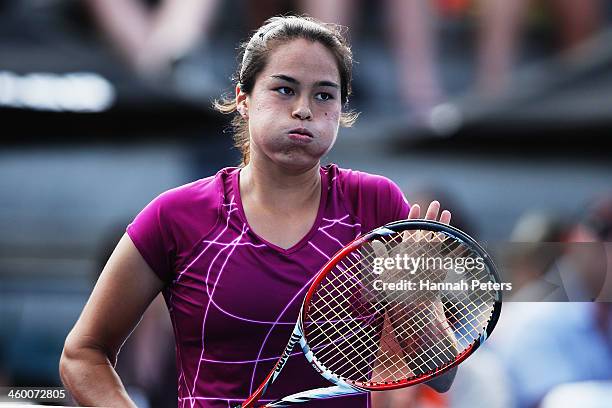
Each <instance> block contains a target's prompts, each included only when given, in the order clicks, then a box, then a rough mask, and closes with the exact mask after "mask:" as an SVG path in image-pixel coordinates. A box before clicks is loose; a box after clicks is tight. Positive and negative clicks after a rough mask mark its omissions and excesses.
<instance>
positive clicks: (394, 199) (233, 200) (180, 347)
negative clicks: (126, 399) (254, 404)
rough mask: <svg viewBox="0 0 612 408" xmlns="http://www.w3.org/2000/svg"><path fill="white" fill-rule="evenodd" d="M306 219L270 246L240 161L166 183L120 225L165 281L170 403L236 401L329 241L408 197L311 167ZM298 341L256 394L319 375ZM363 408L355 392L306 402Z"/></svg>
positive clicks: (279, 339) (255, 378) (314, 381)
mask: <svg viewBox="0 0 612 408" xmlns="http://www.w3.org/2000/svg"><path fill="white" fill-rule="evenodd" d="M320 174H321V181H322V183H321V185H322V188H321V200H320V206H319V211H318V213H317V218H316V220H315V222H314V225H313V226H312V228H311V229H310V231H309V232H308V233H307V234H306V235H305V236H304V237H303V238H302V240H301V241H300V242H298V243H297V244H295V245H294V246H293V247H291V248H289V249H282V248H280V247H278V246H276V245H274V244H271V243H269V242H267V241H266V240H265V239H263V238H261V237H259V236H258V235H257V234H256V233H255V232H254V231H253V230H251V228H250V227H249V224H248V222H247V221H246V217H245V215H244V210H243V208H242V202H241V200H240V191H239V187H238V186H239V177H240V169H238V168H225V169H223V170H221V171H219V172H218V173H217V174H216V175H215V176H212V177H208V178H205V179H201V180H197V181H194V182H192V183H190V184H186V185H184V186H181V187H178V188H175V189H172V190H169V191H167V192H165V193H163V194H161V195H160V196H159V197H157V198H156V199H154V200H153V201H152V202H151V203H150V204H149V205H147V206H146V207H145V208H144V210H142V212H141V213H140V214H138V216H137V217H136V219H135V220H134V221H133V222H132V223H131V224H130V225H129V226H128V227H127V233H128V234H129V236H130V238H131V239H132V241H133V242H134V244H135V245H136V247H137V248H138V250H139V251H140V253H141V255H142V257H143V258H144V259H145V260H146V262H147V263H148V264H149V265H150V266H151V269H153V271H155V273H156V274H157V275H159V277H160V278H161V279H163V280H164V281H165V282H166V286H165V288H164V290H163V295H164V298H165V300H166V304H167V306H168V310H169V312H170V316H171V319H172V324H173V327H174V335H175V340H176V360H177V376H178V406H179V407H190V408H191V407H228V406H230V405H233V404H235V403H237V402H241V401H243V400H245V399H246V398H247V397H248V396H249V395H250V394H251V392H252V391H254V390H255V389H256V388H257V387H258V386H259V384H260V382H261V381H262V380H263V379H264V378H265V377H266V375H267V374H268V372H269V371H270V369H271V368H272V367H273V365H274V364H275V363H276V360H277V359H278V358H279V355H280V354H281V353H282V351H283V349H284V347H285V345H286V344H287V341H288V340H289V337H290V335H291V331H292V330H293V326H294V325H295V321H296V319H297V317H298V313H299V309H300V306H301V303H302V300H303V298H304V294H305V293H306V290H307V289H308V287H309V285H310V283H311V282H312V279H313V277H314V276H315V274H316V273H317V272H318V271H319V269H320V268H321V267H322V266H323V265H324V264H325V262H326V261H327V260H329V259H330V258H331V257H332V256H333V255H334V254H335V253H336V252H337V251H338V250H339V249H341V248H342V247H343V246H344V245H346V244H347V243H349V242H350V241H352V240H353V239H355V238H356V237H357V236H358V235H360V234H362V233H365V232H368V231H370V230H372V229H374V228H376V227H378V226H380V225H383V224H385V223H388V222H390V221H395V220H398V219H404V218H406V217H407V215H408V211H409V205H408V202H407V201H406V200H405V199H404V196H403V194H402V192H401V191H400V189H399V188H398V187H397V186H396V185H395V184H393V183H392V182H391V181H390V180H388V179H386V178H384V177H381V176H376V175H371V174H367V173H363V172H358V171H352V170H345V169H340V168H338V167H337V166H335V165H329V166H326V167H321V169H320ZM298 349H299V345H298V348H297V349H296V350H295V353H294V355H293V356H292V357H291V358H290V359H289V361H288V363H287V365H286V366H285V368H284V369H283V372H282V373H281V375H280V376H279V377H278V380H277V382H275V383H274V384H273V385H272V386H271V387H270V389H269V390H268V393H266V394H265V395H264V398H263V399H262V401H264V400H265V401H270V400H273V399H276V398H279V397H283V396H286V395H287V394H291V393H294V392H298V391H302V390H305V389H309V388H313V387H325V386H329V385H331V384H330V383H328V382H327V381H326V380H324V379H323V378H322V377H320V376H319V374H317V373H316V371H315V370H314V369H313V368H312V367H311V366H310V364H309V363H308V362H307V361H306V359H305V357H304V355H303V354H302V353H301V351H300V350H298ZM309 406H312V407H359V406H361V407H366V406H369V399H368V397H367V395H363V394H361V395H356V396H346V397H339V398H334V399H330V400H324V401H320V402H314V403H311V404H310V405H309Z"/></svg>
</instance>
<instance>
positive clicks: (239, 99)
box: [236, 85, 249, 119]
mask: <svg viewBox="0 0 612 408" xmlns="http://www.w3.org/2000/svg"><path fill="white" fill-rule="evenodd" d="M247 97H248V95H247V94H246V93H244V92H242V89H240V85H236V110H237V111H238V113H240V115H241V116H242V117H243V118H244V119H248V117H249V107H248V100H247Z"/></svg>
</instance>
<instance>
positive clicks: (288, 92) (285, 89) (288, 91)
mask: <svg viewBox="0 0 612 408" xmlns="http://www.w3.org/2000/svg"><path fill="white" fill-rule="evenodd" d="M276 91H277V92H279V93H280V94H282V95H293V89H291V88H289V87H286V86H281V87H279V88H276Z"/></svg>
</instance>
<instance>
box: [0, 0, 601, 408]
mask: <svg viewBox="0 0 612 408" xmlns="http://www.w3.org/2000/svg"><path fill="white" fill-rule="evenodd" d="M288 12H293V13H304V12H307V13H309V14H310V15H313V16H315V17H320V18H321V19H323V20H324V21H329V22H335V23H342V24H344V25H347V26H349V27H350V30H349V36H350V38H351V41H352V43H353V52H354V55H355V59H356V60H357V61H358V64H356V66H355V79H354V95H353V97H352V99H351V101H350V108H352V109H354V110H356V111H359V112H361V116H360V119H359V120H358V122H357V125H356V126H355V127H354V128H352V129H342V130H341V131H340V136H339V139H338V142H337V145H336V147H335V148H334V150H332V152H331V153H330V154H329V157H327V158H326V159H325V161H326V162H335V163H337V164H339V165H340V166H342V167H348V168H354V169H359V170H363V171H368V172H372V173H377V174H382V175H385V176H387V177H390V178H391V179H393V180H394V181H395V182H396V183H398V184H399V185H400V187H402V189H403V190H404V191H405V193H406V196H407V198H408V200H409V201H411V202H419V203H421V204H422V203H424V202H426V201H427V200H428V199H429V198H436V199H439V200H440V201H441V202H442V205H443V206H445V207H447V208H450V209H451V210H453V215H454V218H455V223H456V224H457V225H459V226H460V227H462V228H464V229H465V230H466V231H468V232H470V233H472V234H474V235H475V236H476V237H477V238H478V239H479V240H482V241H487V242H504V241H509V240H518V241H534V242H542V241H562V240H569V241H570V242H571V240H572V239H573V240H581V239H583V240H584V239H585V238H584V237H580V236H579V237H578V238H576V234H577V231H578V230H580V228H579V227H580V226H585V225H586V227H587V229H588V231H590V232H593V234H592V235H590V236H589V237H588V239H589V240H598V241H604V242H606V241H607V242H609V241H610V235H609V234H610V230H609V225H610V222H612V221H611V218H610V212H611V211H612V210H611V207H610V206H611V204H610V201H609V197H610V194H612V162H611V160H610V159H611V154H610V153H611V150H610V148H609V145H610V143H609V142H610V135H611V132H612V24H611V22H612V4H610V3H609V2H606V1H603V0H601V1H598V0H584V1H568V0H548V1H528V0H488V1H487V0H481V1H476V0H436V1H424V0H415V1H412V0H411V1H391V0H389V1H387V2H373V1H365V0H364V1H346V0H345V1H327V2H325V1H308V0H302V1H295V2H281V1H272V0H266V1H258V2H255V1H245V0H229V1H224V2H220V1H216V0H209V1H205V0H202V1H179V0H174V1H173V0H159V1H139V0H124V1H108V0H106V1H105V0H82V1H77V0H21V1H17V0H0V129H1V130H0V386H17V385H19V386H43V385H49V386H52V385H59V384H60V381H59V375H58V369H57V366H58V362H59V356H60V353H61V350H62V346H63V341H64V339H65V337H66V334H67V333H68V331H69V330H70V328H71V327H72V325H73V324H74V322H75V321H76V319H77V317H78V315H79V313H80V310H81V309H82V307H83V305H84V303H85V301H86V299H87V297H88V295H89V293H90V291H91V288H92V286H93V284H94V283H95V280H96V278H97V274H98V273H99V272H100V271H101V269H102V266H103V265H104V263H105V261H106V259H107V258H108V256H109V254H110V252H111V251H112V249H113V247H114V245H115V244H116V242H117V241H118V239H119V237H120V236H121V235H122V233H123V231H124V229H125V227H126V225H127V224H128V223H129V222H130V221H131V219H132V218H133V217H134V216H135V215H136V214H137V213H138V211H139V210H140V209H141V208H142V207H144V206H145V205H146V204H147V203H148V202H149V201H150V200H151V199H153V198H154V197H155V196H156V195H157V194H159V193H160V192H162V191H164V190H166V189H168V188H171V187H174V186H177V185H180V184H184V183H186V182H189V181H192V180H194V179H198V178H202V177H206V176H209V175H211V174H213V173H215V172H216V171H217V170H218V169H219V168H221V167H224V166H232V165H237V163H238V159H239V155H238V153H237V152H236V151H235V150H233V149H232V142H231V133H230V132H229V130H228V126H229V118H228V117H224V116H223V115H221V114H219V113H216V112H215V111H213V109H212V108H211V102H212V100H213V99H214V98H218V97H220V96H221V95H222V94H223V93H227V92H233V87H232V82H231V80H230V77H231V75H232V73H233V71H234V69H235V64H236V47H237V44H238V43H239V41H241V40H244V39H246V38H248V35H249V32H250V31H251V30H252V29H254V28H256V27H257V26H258V25H260V24H261V23H262V22H263V21H264V20H265V19H266V18H268V17H270V16H272V15H275V14H279V13H288ZM585 216H586V217H585ZM586 218H588V221H585V219H586ZM593 219H594V220H595V221H593ZM606 228H607V229H606ZM602 231H603V232H602ZM523 261H524V262H523V263H521V265H519V266H517V270H518V271H519V272H517V273H518V274H521V273H522V274H523V275H524V276H523V275H522V276H521V277H516V278H517V279H518V280H519V282H523V283H524V284H525V285H528V283H529V281H530V280H531V279H532V278H533V277H534V276H539V275H541V274H543V273H545V272H546V269H547V268H548V267H549V266H550V263H552V262H555V261H556V260H555V259H552V260H550V262H548V263H542V262H540V263H538V262H535V261H534V260H533V259H529V257H528V256H526V258H525V260H523ZM521 268H522V269H521ZM565 306H567V305H565ZM569 306H572V305H569ZM583 306H584V305H580V307H583ZM522 307H525V306H524V305H522ZM576 307H577V308H578V306H576ZM538 308H541V306H540V305H532V308H531V309H528V312H525V311H522V312H512V311H510V312H508V313H507V316H510V317H506V316H504V315H503V318H502V319H511V318H517V316H519V317H520V316H524V315H525V314H527V315H529V314H531V312H533V311H535V309H538ZM604 309H605V310H604V312H601V313H603V316H604V317H603V318H602V319H603V321H604V323H603V325H604V326H602V327H603V329H602V331H601V333H604V334H602V336H603V337H602V341H603V343H602V344H604V347H603V348H602V349H601V350H603V351H602V353H603V354H597V353H595V354H594V355H592V356H587V357H588V358H592V359H593V360H595V361H598V362H599V364H600V365H601V367H600V368H601V370H600V371H597V370H596V369H594V370H595V371H597V372H595V373H593V372H591V373H590V374H589V367H592V366H588V367H587V368H585V373H586V374H584V375H582V376H581V375H578V374H576V375H575V376H572V375H568V376H565V377H563V376H561V377H562V378H560V379H558V380H551V381H549V382H545V384H542V385H541V386H540V387H539V388H538V387H535V386H534V388H537V389H523V388H524V387H526V386H525V385H524V382H525V381H520V380H517V379H516V378H515V377H516V373H517V372H519V373H521V375H522V374H523V373H524V375H525V377H524V378H525V379H529V378H539V377H540V376H541V375H544V376H546V375H548V374H547V371H543V374H542V372H540V371H542V370H541V367H549V369H550V370H552V371H554V368H553V367H555V366H554V364H553V363H555V362H554V361H553V362H549V361H546V360H544V358H545V357H543V356H542V355H540V357H541V358H542V360H538V359H537V358H538V357H534V359H532V360H531V365H530V364H527V363H526V365H525V366H520V367H511V366H508V365H511V364H512V363H511V362H510V363H508V362H507V361H508V359H504V356H503V354H504V353H503V352H502V351H499V352H498V351H496V350H495V348H491V350H490V351H487V352H483V353H482V354H483V357H482V358H481V359H479V360H476V358H474V360H475V362H474V363H473V367H475V368H469V367H468V368H466V369H465V370H462V371H460V374H459V376H458V381H457V383H456V385H455V386H454V389H453V391H451V392H450V393H449V394H448V395H445V396H443V397H439V396H432V395H430V394H428V393H427V391H426V389H423V391H422V392H421V394H422V395H420V396H418V397H414V396H412V397H410V402H402V403H401V405H399V404H400V402H398V403H397V404H396V405H394V406H419V407H438V406H440V407H441V406H456V407H460V406H461V407H462V406H479V405H480V404H481V403H482V405H486V406H498V407H512V406H520V407H523V406H524V407H529V406H536V405H537V404H542V406H555V407H557V406H565V405H559V404H560V403H559V402H554V401H564V403H568V401H573V400H572V399H571V396H575V395H578V396H580V398H582V399H581V401H586V399H585V398H586V397H585V395H586V396H591V397H592V396H596V397H594V398H592V399H593V401H594V402H593V404H594V405H586V406H605V404H604V405H597V404H601V403H603V402H602V401H606V400H605V399H602V398H604V397H601V398H600V397H597V396H598V395H600V394H598V393H603V394H601V395H606V396H607V397H605V398H608V397H610V395H611V391H610V389H611V387H612V386H611V385H610V384H611V383H610V381H612V374H610V373H611V372H612V329H611V328H610V327H612V323H610V322H612V319H611V318H610V316H612V314H610V313H609V311H608V310H607V308H604ZM510 310H511V308H510ZM602 310H603V309H602ZM542 313H544V312H542ZM567 313H570V314H571V313H573V312H563V313H558V312H557V313H556V314H554V313H553V314H549V315H543V316H557V317H555V319H559V320H563V323H564V324H569V325H570V326H568V328H565V329H564V330H566V331H567V330H570V331H571V330H573V328H572V327H573V326H571V323H572V321H571V319H569V318H567V315H568V314H567ZM576 313H578V312H576ZM585 313H586V314H587V315H589V316H590V313H591V312H590V311H587V312H585ZM597 313H599V312H597ZM597 316H599V314H598V315H597ZM541 318H542V319H544V320H543V322H549V323H550V319H551V318H550V317H541ZM517 319H518V320H520V319H519V318H517ZM534 319H536V318H535V317H534ZM546 319H549V320H546ZM577 319H578V320H580V318H577ZM598 319H599V317H598ZM600 320H601V319H600ZM536 321H537V320H536ZM598 321H599V320H598ZM606 322H607V323H606ZM527 323H529V322H527ZM527 323H525V322H520V321H519V322H514V323H512V324H516V326H511V325H510V324H508V325H506V326H507V327H517V328H518V327H524V325H525V324H527ZM531 323H533V322H531ZM531 323H530V324H531ZM521 324H523V326H521ZM509 330H510V331H512V328H510V329H509ZM517 330H518V329H517ZM550 330H551V332H554V330H555V328H550ZM576 330H578V329H576ZM160 333H164V335H163V336H162V335H159V334H160ZM171 336H172V334H171V330H170V323H169V319H168V317H167V313H166V312H165V311H164V310H163V305H162V304H161V302H159V299H158V301H157V302H156V303H155V304H154V306H153V307H152V308H151V310H150V311H149V312H148V313H147V315H146V316H145V318H144V319H143V321H142V323H141V325H140V326H139V328H138V329H137V332H136V333H135V335H134V336H133V338H132V339H130V340H129V341H128V344H127V345H126V347H125V348H124V351H122V353H121V356H120V362H119V367H118V370H119V372H120V373H122V378H124V381H125V383H126V386H128V389H129V390H130V393H131V394H132V395H133V397H134V399H136V400H137V401H138V403H139V406H141V407H149V406H152V407H157V406H171V405H173V404H175V401H176V394H175V392H176V391H175V390H176V387H175V385H173V384H174V382H175V372H174V366H173V364H174V361H173V358H174V354H173V353H174V346H173V340H172V337H171ZM151 338H155V340H151ZM531 344H534V343H531ZM572 344H574V343H567V344H565V345H563V347H572ZM605 345H608V346H609V348H606V347H605ZM540 346H541V347H543V348H544V349H546V348H547V347H549V346H547V345H546V344H542V345H540ZM518 347H519V346H515V348H518ZM529 347H531V346H529ZM498 348H503V347H502V346H501V345H500V346H498ZM506 350H509V348H506ZM519 350H520V348H519ZM595 350H599V349H596V348H595ZM531 353H535V355H536V356H537V355H538V353H537V349H536V352H534V351H533V350H531ZM526 354H527V352H526ZM587 357H585V359H587V361H591V360H588V358H587ZM555 358H557V357H555ZM487 359H490V360H487ZM510 360H511V359H510ZM491 361H493V362H491ZM556 363H558V361H556ZM567 364H568V365H567V367H569V368H567V367H566V368H567V369H568V371H571V372H575V373H580V372H582V371H580V370H578V369H575V370H574V369H573V368H572V367H573V366H572V365H571V363H567ZM585 364H586V363H585ZM587 365H588V364H587ZM483 367H492V368H490V369H487V368H483ZM538 367H540V369H539V370H538ZM591 371H592V370H591ZM463 373H465V374H463ZM483 373H485V374H483ZM487 373H488V374H487ZM462 375H463V377H462ZM470 375H473V377H471V376H470ZM532 376H533V377H532ZM490 378H495V380H494V381H492V382H493V384H487V380H488V379H490ZM585 380H589V381H591V380H597V381H604V382H603V383H598V384H599V385H598V386H596V387H595V388H594V391H593V389H589V390H588V391H584V389H579V390H578V391H577V394H576V391H575V390H573V389H570V390H569V391H567V390H565V389H561V391H559V392H566V394H561V395H562V397H561V399H559V397H558V396H557V395H556V394H551V393H550V392H551V391H552V390H553V389H555V387H557V386H558V385H559V384H566V383H570V382H581V383H582V381H585ZM589 384H590V383H589ZM602 384H603V385H602ZM585 386H586V385H585ZM496 387H497V388H496ZM521 387H523V388H521ZM487 389H488V390H489V391H488V392H485V390H487ZM466 390H467V391H466ZM491 390H492V391H491ZM468 391H469V392H468ZM470 392H471V394H470ZM567 393H569V394H567ZM489 394H491V395H492V396H491V395H489ZM470 395H472V397H471V398H472V399H470V397H469V396H470ZM487 395H489V396H490V398H489V399H487V398H486V396H487ZM546 395H548V397H547V398H549V399H548V400H547V399H546V398H545V396H546ZM566 395H570V397H567V396H566ZM543 398H545V399H543ZM553 398H557V399H556V400H554V399H553ZM400 400H401V397H398V401H400ZM551 400H552V401H553V402H550V401H551ZM474 401H480V403H476V405H474V404H475V402H474ZM607 401H608V403H609V401H612V399H607ZM485 402H486V404H485ZM545 404H552V405H545ZM567 406H573V405H567Z"/></svg>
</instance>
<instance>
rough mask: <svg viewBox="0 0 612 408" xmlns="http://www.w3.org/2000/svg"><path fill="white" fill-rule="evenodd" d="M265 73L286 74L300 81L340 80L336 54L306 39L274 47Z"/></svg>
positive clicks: (268, 75) (269, 74)
mask: <svg viewBox="0 0 612 408" xmlns="http://www.w3.org/2000/svg"><path fill="white" fill-rule="evenodd" d="M263 74H264V76H265V77H270V76H272V75H279V74H280V75H286V76H290V77H292V78H295V79H297V80H298V81H300V82H302V81H305V82H319V81H331V82H335V83H337V84H339V82H340V73H339V72H338V64H337V61H336V58H335V57H334V54H333V53H332V52H331V51H330V50H329V49H328V48H327V47H326V46H324V45H323V44H321V43H319V42H313V41H309V40H304V39H297V40H293V41H290V42H287V43H283V44H279V45H277V46H276V47H274V49H273V50H272V51H271V52H270V54H269V56H268V61H267V64H266V67H265V69H264V71H263Z"/></svg>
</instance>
